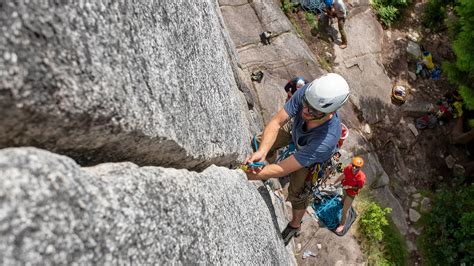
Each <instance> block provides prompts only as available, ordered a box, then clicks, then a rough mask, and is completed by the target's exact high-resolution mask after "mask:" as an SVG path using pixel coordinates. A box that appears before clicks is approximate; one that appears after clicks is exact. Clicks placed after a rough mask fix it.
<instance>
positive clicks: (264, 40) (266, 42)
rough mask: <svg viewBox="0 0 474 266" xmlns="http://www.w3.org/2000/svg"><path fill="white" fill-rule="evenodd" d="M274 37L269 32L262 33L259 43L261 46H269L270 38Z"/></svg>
mask: <svg viewBox="0 0 474 266" xmlns="http://www.w3.org/2000/svg"><path fill="white" fill-rule="evenodd" d="M272 37H274V36H273V34H272V32H271V31H264V32H262V33H261V34H260V41H261V42H262V43H263V45H270V44H271V38H272Z"/></svg>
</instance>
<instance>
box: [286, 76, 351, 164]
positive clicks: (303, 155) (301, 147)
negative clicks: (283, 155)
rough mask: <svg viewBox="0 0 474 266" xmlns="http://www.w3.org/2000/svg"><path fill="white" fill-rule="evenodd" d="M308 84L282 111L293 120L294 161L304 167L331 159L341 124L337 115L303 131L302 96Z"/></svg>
mask: <svg viewBox="0 0 474 266" xmlns="http://www.w3.org/2000/svg"><path fill="white" fill-rule="evenodd" d="M307 88H308V84H307V85H305V86H304V87H303V88H301V89H299V90H297V91H296V93H295V94H293V96H292V97H291V99H290V100H289V101H288V102H287V103H286V104H285V106H284V109H285V111H286V112H287V113H288V115H289V116H290V117H292V118H293V128H292V132H291V135H292V140H293V143H294V144H295V147H296V153H295V159H296V160H297V161H298V162H299V163H300V164H301V165H303V166H304V167H308V166H310V165H312V164H314V163H322V162H325V161H326V160H328V159H329V158H331V155H332V154H333V153H334V152H335V151H336V145H337V142H338V141H339V139H340V138H341V131H342V129H341V122H340V121H339V116H338V115H337V113H335V114H334V115H333V117H332V118H331V119H330V120H328V121H326V122H324V124H322V125H320V126H317V127H315V128H312V129H311V130H308V131H304V123H305V121H304V119H303V118H302V117H301V112H302V111H303V96H304V93H305V92H306V89H307Z"/></svg>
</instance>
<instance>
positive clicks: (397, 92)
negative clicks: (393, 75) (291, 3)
mask: <svg viewBox="0 0 474 266" xmlns="http://www.w3.org/2000/svg"><path fill="white" fill-rule="evenodd" d="M407 96H408V90H407V89H406V88H405V87H404V86H401V85H396V84H395V85H394V86H393V88H392V96H391V99H392V103H393V104H396V105H402V104H404V103H405V102H406V100H407Z"/></svg>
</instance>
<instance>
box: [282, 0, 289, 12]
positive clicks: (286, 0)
mask: <svg viewBox="0 0 474 266" xmlns="http://www.w3.org/2000/svg"><path fill="white" fill-rule="evenodd" d="M281 10H283V13H285V14H288V13H289V12H290V10H291V3H290V0H281Z"/></svg>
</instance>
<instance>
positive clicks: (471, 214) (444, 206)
mask: <svg viewBox="0 0 474 266" xmlns="http://www.w3.org/2000/svg"><path fill="white" fill-rule="evenodd" d="M473 195H474V184H470V185H462V184H455V189H453V188H449V187H444V188H442V189H441V191H440V192H438V193H437V194H436V195H435V198H434V200H433V204H432V206H433V207H432V211H431V212H430V213H427V214H425V215H424V216H423V217H422V223H423V225H424V227H425V229H424V231H423V234H422V235H421V241H420V244H421V247H422V251H423V255H424V259H425V260H426V264H428V265H462V264H466V265H471V264H472V262H474V197H473Z"/></svg>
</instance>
